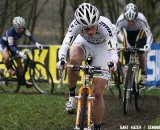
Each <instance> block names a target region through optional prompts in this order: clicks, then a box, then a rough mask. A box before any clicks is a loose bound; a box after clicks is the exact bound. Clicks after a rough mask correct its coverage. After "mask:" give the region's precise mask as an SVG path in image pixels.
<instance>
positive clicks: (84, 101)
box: [65, 64, 111, 130]
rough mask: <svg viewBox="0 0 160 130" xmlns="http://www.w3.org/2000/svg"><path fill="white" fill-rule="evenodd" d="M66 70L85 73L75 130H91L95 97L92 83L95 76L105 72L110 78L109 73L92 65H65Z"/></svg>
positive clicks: (78, 102)
mask: <svg viewBox="0 0 160 130" xmlns="http://www.w3.org/2000/svg"><path fill="white" fill-rule="evenodd" d="M65 68H71V69H72V70H73V71H80V70H81V71H83V72H84V82H83V85H82V86H81V87H80V89H79V92H78V96H75V97H76V99H77V110H76V123H75V128H74V129H75V130H84V129H87V130H91V129H92V127H93V124H94V123H93V119H92V108H93V103H94V96H93V93H92V89H91V86H92V84H91V81H92V79H93V76H94V74H103V73H104V72H105V73H107V74H108V77H110V74H111V73H109V71H108V70H107V69H104V68H102V67H95V66H91V65H84V66H76V65H69V64H67V65H65Z"/></svg>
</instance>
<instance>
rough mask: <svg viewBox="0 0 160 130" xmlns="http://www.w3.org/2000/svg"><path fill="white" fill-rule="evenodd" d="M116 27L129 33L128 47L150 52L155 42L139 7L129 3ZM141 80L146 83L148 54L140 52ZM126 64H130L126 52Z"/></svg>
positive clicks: (128, 55)
mask: <svg viewBox="0 0 160 130" xmlns="http://www.w3.org/2000/svg"><path fill="white" fill-rule="evenodd" d="M116 27H117V29H118V30H119V31H122V30H123V28H125V30H126V32H127V47H129V46H136V47H137V48H144V50H145V51H148V50H150V46H151V44H152V42H153V36H152V33H151V31H150V27H149V25H148V22H147V20H146V18H145V16H144V15H143V14H142V13H140V12H138V9H137V6H136V5H135V4H133V3H129V4H127V5H126V6H125V8H124V11H123V13H122V14H121V15H120V16H119V18H118V20H117V23H116ZM138 56H139V62H140V68H141V80H140V82H141V83H142V84H145V82H146V53H145V52H144V51H139V52H138ZM124 57H125V60H126V64H127V63H128V62H129V57H130V54H129V52H124Z"/></svg>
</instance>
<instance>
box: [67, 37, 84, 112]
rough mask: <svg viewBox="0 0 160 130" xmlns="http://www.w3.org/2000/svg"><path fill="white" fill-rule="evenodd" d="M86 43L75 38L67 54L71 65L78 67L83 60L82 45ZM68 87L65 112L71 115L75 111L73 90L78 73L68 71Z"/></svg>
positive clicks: (80, 38)
mask: <svg viewBox="0 0 160 130" xmlns="http://www.w3.org/2000/svg"><path fill="white" fill-rule="evenodd" d="M85 42H86V41H85V40H84V39H83V38H82V37H80V36H79V37H77V38H76V39H75V41H74V43H73V45H72V46H71V48H70V53H69V60H70V61H69V62H70V64H73V65H80V64H81V63H82V61H83V60H84V59H85V51H84V45H83V43H85ZM67 72H68V86H69V100H68V102H67V103H66V110H67V111H68V112H69V113H73V112H74V111H75V89H76V84H77V80H78V77H79V75H78V74H79V72H76V71H72V70H71V69H68V71H67Z"/></svg>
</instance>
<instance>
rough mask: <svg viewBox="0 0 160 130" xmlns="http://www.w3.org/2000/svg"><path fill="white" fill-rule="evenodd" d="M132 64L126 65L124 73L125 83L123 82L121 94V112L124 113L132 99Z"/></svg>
mask: <svg viewBox="0 0 160 130" xmlns="http://www.w3.org/2000/svg"><path fill="white" fill-rule="evenodd" d="M132 77H133V74H132V65H131V64H129V65H128V70H127V74H126V79H125V84H124V96H123V114H124V115H126V112H127V111H128V109H129V105H131V100H132V93H131V92H132V90H131V88H132V85H133V84H132V81H133V80H132Z"/></svg>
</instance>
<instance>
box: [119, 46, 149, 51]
mask: <svg viewBox="0 0 160 130" xmlns="http://www.w3.org/2000/svg"><path fill="white" fill-rule="evenodd" d="M117 50H119V51H124V50H125V51H146V50H145V49H144V48H136V47H121V48H118V49H117Z"/></svg>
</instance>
